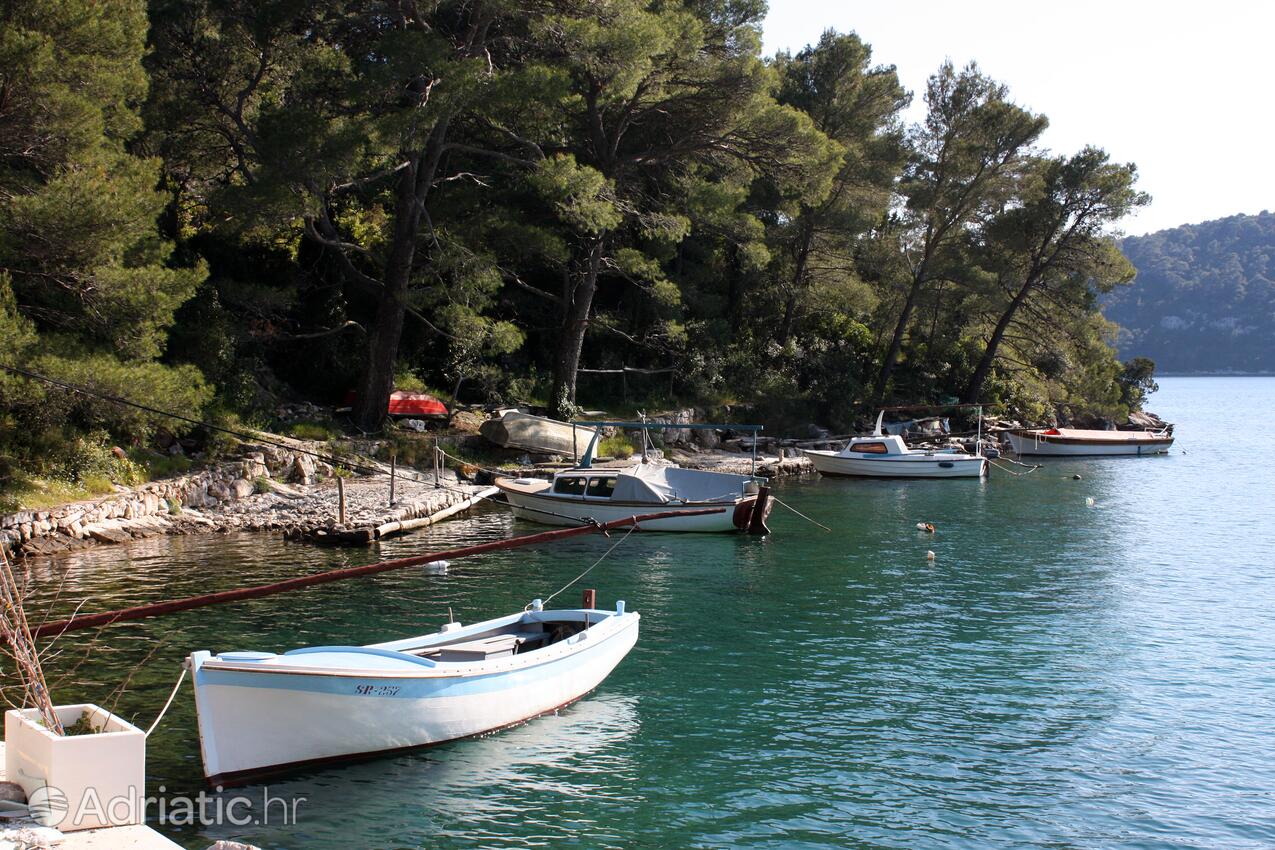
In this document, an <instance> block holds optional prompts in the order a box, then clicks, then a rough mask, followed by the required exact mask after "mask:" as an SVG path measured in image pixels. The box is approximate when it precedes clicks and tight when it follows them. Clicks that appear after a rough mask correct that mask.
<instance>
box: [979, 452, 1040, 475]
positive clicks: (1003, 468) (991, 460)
mask: <svg viewBox="0 0 1275 850" xmlns="http://www.w3.org/2000/svg"><path fill="white" fill-rule="evenodd" d="M997 460H1003V461H1005V462H1006V463H1014V464H1018V465H1019V466H1022V467H1025V468H1026V469H1027V471H1026V472H1015V471H1014V470H1012V469H1010V468H1009V467H1007V466H1001V465H1000V464H999V463H997ZM987 462H988V463H990V464H991V465H992V466H994V467H996V468H997V469H999V470H1000V471H1001V472H1008V473H1009V474H1010V475H1015V476H1020V475H1031V474H1032V473H1033V472H1035V471H1036V470H1038V469H1040V467H1041V464H1039V463H1037V464H1034V465H1033V464H1027V463H1019V462H1018V461H1016V460H1010V459H1009V458H990V457H989V458H987Z"/></svg>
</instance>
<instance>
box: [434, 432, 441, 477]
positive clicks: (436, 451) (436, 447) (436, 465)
mask: <svg viewBox="0 0 1275 850" xmlns="http://www.w3.org/2000/svg"><path fill="white" fill-rule="evenodd" d="M440 486H442V485H441V484H439V483H438V438H437V437H435V438H434V488H435V489H437V488H439V487H440Z"/></svg>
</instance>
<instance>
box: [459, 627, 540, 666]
mask: <svg viewBox="0 0 1275 850" xmlns="http://www.w3.org/2000/svg"><path fill="white" fill-rule="evenodd" d="M546 638H548V635H547V634H545V633H544V632H511V633H509V634H504V635H492V636H491V637H485V638H479V639H477V640H469V641H464V642H463V643H453V644H448V645H447V646H443V647H440V648H439V654H438V660H439V661H486V660H487V659H489V658H505V657H507V656H510V655H513V654H514V653H515V652H517V651H518V647H520V646H522V645H523V644H525V643H532V642H535V641H540V640H545V639H546Z"/></svg>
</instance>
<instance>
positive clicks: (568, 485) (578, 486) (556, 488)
mask: <svg viewBox="0 0 1275 850" xmlns="http://www.w3.org/2000/svg"><path fill="white" fill-rule="evenodd" d="M588 480H589V479H587V478H583V477H577V476H574V475H572V476H564V477H562V478H559V479H557V480H556V481H554V482H553V492H555V493H562V494H563V495H566V496H583V495H584V487H585V482H586V481H588Z"/></svg>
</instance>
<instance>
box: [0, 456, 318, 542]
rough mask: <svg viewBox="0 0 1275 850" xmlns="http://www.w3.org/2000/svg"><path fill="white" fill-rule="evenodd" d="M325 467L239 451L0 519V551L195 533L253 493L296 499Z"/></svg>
mask: <svg viewBox="0 0 1275 850" xmlns="http://www.w3.org/2000/svg"><path fill="white" fill-rule="evenodd" d="M331 474H332V467H331V466H329V465H328V464H326V463H323V462H322V461H318V460H316V459H315V458H313V457H312V456H310V455H308V454H303V453H302V452H300V451H290V450H287V449H282V448H279V447H276V446H257V445H247V446H244V447H243V449H242V452H241V455H240V457H239V458H238V459H236V460H233V461H227V462H224V463H220V464H217V465H216V466H214V467H211V468H208V469H204V470H201V471H199V472H194V473H191V474H190V475H184V476H181V477H178V478H169V479H164V480H162V481H152V482H151V483H149V484H143V485H141V486H139V487H135V488H132V489H129V490H122V491H121V492H117V493H115V494H113V495H110V496H102V497H99V498H97V499H91V500H86V501H83V502H73V503H71V504H67V505H59V506H58V507H55V508H47V509H44V510H33V511H19V512H17V513H14V514H8V515H5V516H0V546H4V547H5V548H7V549H8V550H9V551H11V552H22V553H25V554H41V555H43V554H55V553H57V552H63V551H67V550H70V549H78V548H82V547H85V546H91V545H93V544H94V543H123V542H125V541H127V540H131V539H134V538H136V537H150V536H153V535H155V534H162V533H182V532H185V531H192V530H198V529H197V528H195V527H194V526H202V525H215V524H216V523H215V522H214V521H213V520H211V519H209V517H208V515H209V514H215V513H217V512H218V509H220V508H222V507H223V506H229V505H232V504H234V503H236V502H240V501H243V500H247V499H249V498H250V497H252V496H254V495H255V494H258V493H259V491H265V492H282V493H286V494H287V495H289V496H298V495H301V493H300V491H299V490H298V489H296V488H295V487H291V486H289V485H297V487H301V488H305V487H308V486H310V485H314V484H315V483H316V482H318V481H319V480H321V479H323V478H325V477H328V476H331Z"/></svg>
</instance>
